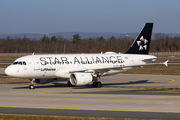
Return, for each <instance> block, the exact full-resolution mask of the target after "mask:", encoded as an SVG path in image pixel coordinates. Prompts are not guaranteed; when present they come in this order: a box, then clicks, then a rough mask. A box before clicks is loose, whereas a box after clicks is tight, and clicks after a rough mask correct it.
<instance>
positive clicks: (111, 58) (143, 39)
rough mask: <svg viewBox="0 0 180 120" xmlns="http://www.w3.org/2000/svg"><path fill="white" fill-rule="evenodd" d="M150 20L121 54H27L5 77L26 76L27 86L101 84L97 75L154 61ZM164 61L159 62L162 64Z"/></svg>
mask: <svg viewBox="0 0 180 120" xmlns="http://www.w3.org/2000/svg"><path fill="white" fill-rule="evenodd" d="M152 28H153V23H146V24H145V26H144V27H143V29H142V31H141V32H140V33H139V35H138V36H137V38H136V39H135V41H134V43H133V44H132V46H131V48H130V49H129V50H128V51H127V52H125V53H123V54H120V53H118V54H117V53H114V52H106V53H104V54H103V53H101V54H50V55H48V54H45V55H34V54H32V55H28V56H24V57H20V58H18V59H16V60H15V61H14V62H13V64H12V65H10V66H8V67H7V68H6V69H5V73H6V74H7V75H8V76H12V77H18V78H28V79H30V80H31V84H30V85H29V88H30V89H34V82H36V83H39V84H45V83H49V82H52V81H54V80H62V79H67V81H68V82H67V84H68V86H79V85H87V84H90V83H92V86H93V87H101V86H102V84H101V82H99V81H98V78H99V77H100V76H105V75H113V74H118V73H121V72H125V71H128V70H132V69H134V68H142V66H143V65H152V64H157V63H153V62H154V61H155V60H156V59H157V57H156V56H152V55H148V52H149V47H150V41H151V34H152ZM167 62H168V61H166V62H164V63H159V64H165V65H166V66H167Z"/></svg>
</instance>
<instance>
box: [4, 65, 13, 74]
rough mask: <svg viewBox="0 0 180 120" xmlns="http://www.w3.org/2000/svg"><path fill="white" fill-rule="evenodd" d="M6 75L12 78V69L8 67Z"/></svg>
mask: <svg viewBox="0 0 180 120" xmlns="http://www.w3.org/2000/svg"><path fill="white" fill-rule="evenodd" d="M5 73H6V75H8V76H11V74H12V70H11V69H10V67H7V68H6V69H5Z"/></svg>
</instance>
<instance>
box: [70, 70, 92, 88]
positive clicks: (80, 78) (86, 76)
mask: <svg viewBox="0 0 180 120" xmlns="http://www.w3.org/2000/svg"><path fill="white" fill-rule="evenodd" d="M92 81H93V76H92V75H91V73H73V74H71V75H70V82H71V84H72V85H87V84H89V83H91V82H92Z"/></svg>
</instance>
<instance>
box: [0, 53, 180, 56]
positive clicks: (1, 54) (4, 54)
mask: <svg viewBox="0 0 180 120" xmlns="http://www.w3.org/2000/svg"><path fill="white" fill-rule="evenodd" d="M32 54H33V53H0V56H6V55H7V56H8V55H14V56H23V55H32ZM35 54H36V55H37V54H64V53H35ZM149 54H150V55H180V52H150V53H149Z"/></svg>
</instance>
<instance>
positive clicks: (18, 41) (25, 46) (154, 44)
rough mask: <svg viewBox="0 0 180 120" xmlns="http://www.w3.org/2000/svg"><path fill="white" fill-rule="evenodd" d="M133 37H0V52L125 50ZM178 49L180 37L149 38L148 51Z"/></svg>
mask: <svg viewBox="0 0 180 120" xmlns="http://www.w3.org/2000/svg"><path fill="white" fill-rule="evenodd" d="M133 41H134V38H130V37H121V36H120V37H118V38H115V37H114V36H112V37H111V38H108V39H104V38H103V36H101V37H98V38H87V39H81V36H80V35H79V34H78V33H77V34H74V35H73V39H66V38H63V37H62V36H60V35H59V36H53V37H51V38H49V37H48V36H47V35H44V36H43V37H42V38H40V39H30V38H27V37H26V35H24V37H23V38H11V37H10V36H9V37H7V38H1V39H0V53H32V52H35V53H100V52H106V51H113V52H117V53H118V52H121V53H123V52H126V51H127V50H128V49H129V48H130V46H131V44H132V43H133ZM179 50H180V37H169V36H168V35H167V34H163V33H158V34H156V35H155V36H154V37H153V39H152V40H151V45H150V52H176V51H179Z"/></svg>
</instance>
